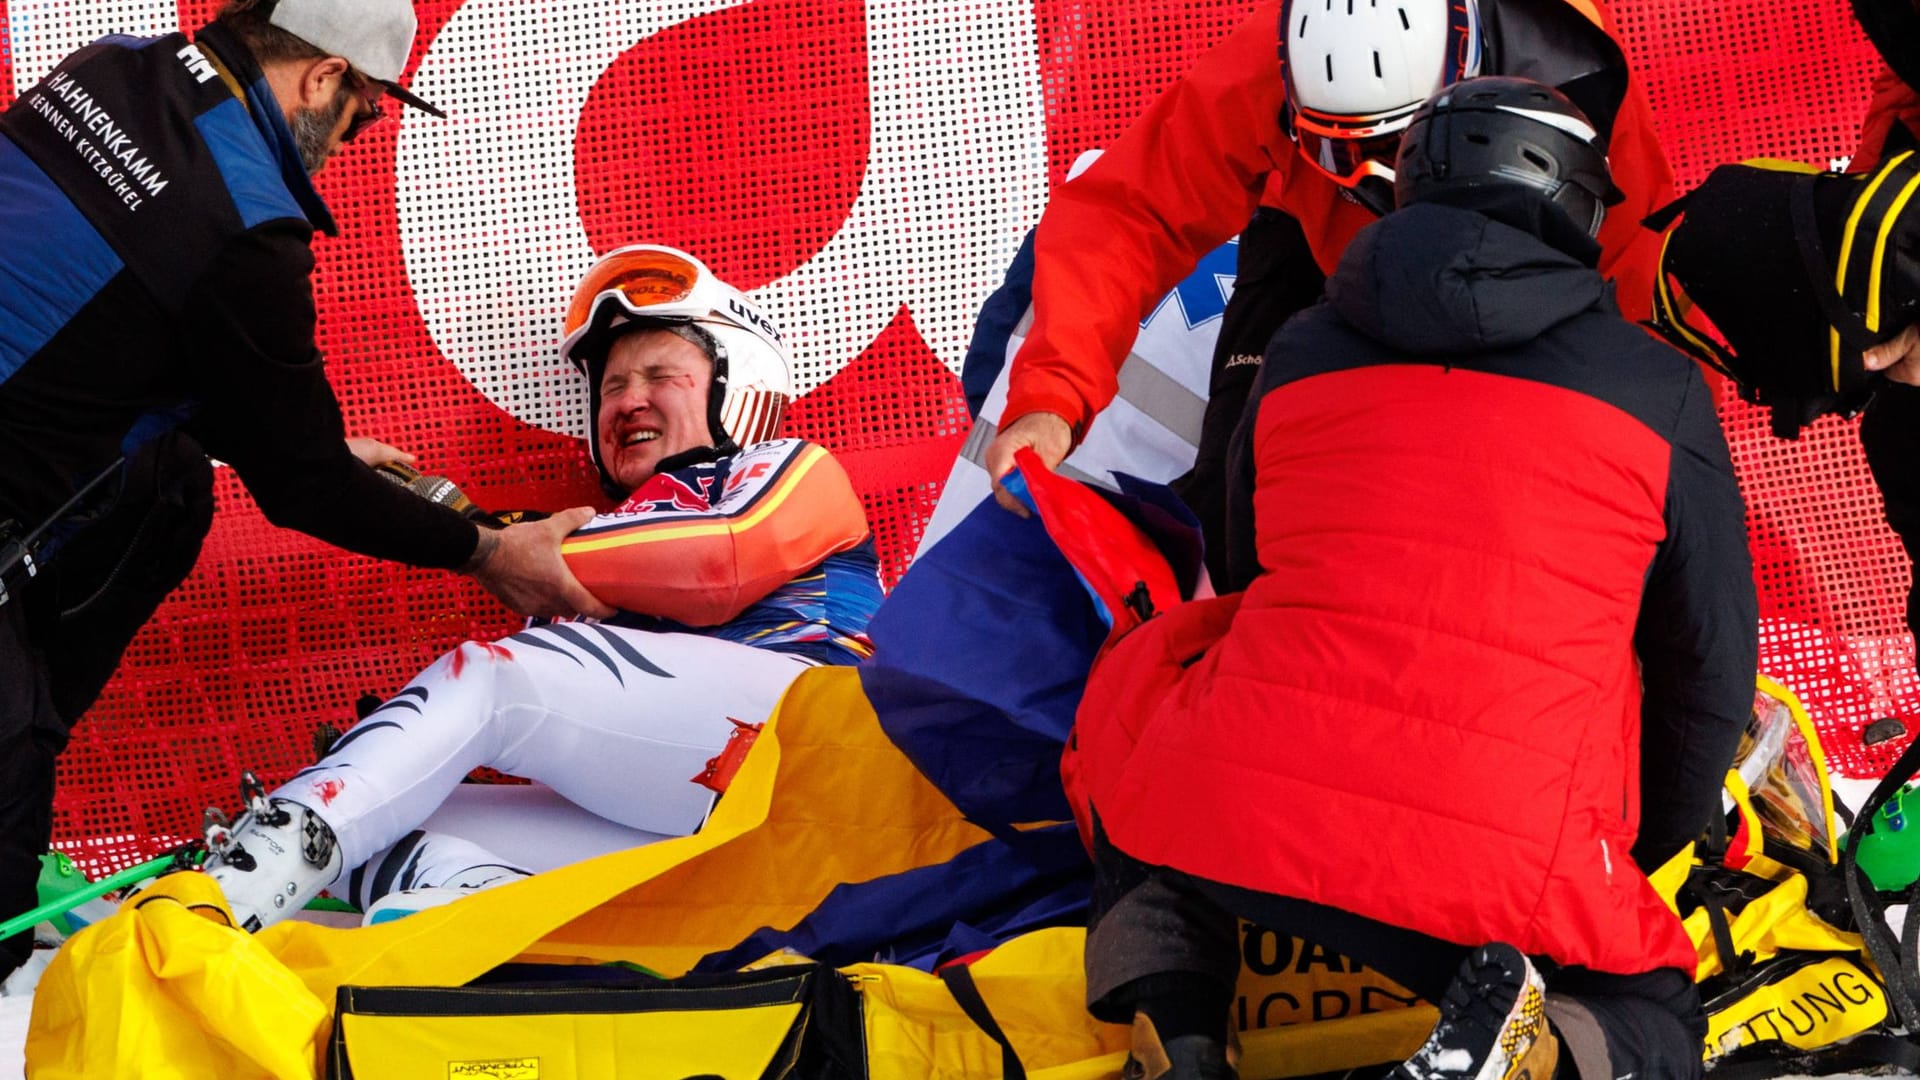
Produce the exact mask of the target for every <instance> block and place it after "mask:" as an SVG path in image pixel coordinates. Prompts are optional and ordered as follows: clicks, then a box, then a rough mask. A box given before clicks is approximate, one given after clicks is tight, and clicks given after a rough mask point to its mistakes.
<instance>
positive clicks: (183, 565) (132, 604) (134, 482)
mask: <svg viewBox="0 0 1920 1080" xmlns="http://www.w3.org/2000/svg"><path fill="white" fill-rule="evenodd" d="M212 522H213V471H212V468H211V466H209V465H208V463H207V459H206V455H205V454H204V453H203V452H202V451H201V449H200V447H199V446H198V445H197V444H196V443H194V442H193V440H191V439H189V438H187V437H185V436H184V435H179V434H172V435H167V436H163V437H162V438H160V439H159V440H157V441H156V442H154V443H150V444H148V445H147V446H146V447H144V448H142V449H141V450H139V451H136V452H135V453H134V454H133V455H132V456H131V457H130V458H129V460H128V463H127V465H126V467H125V469H124V470H123V471H122V476H121V484H120V487H119V489H118V492H117V494H116V496H115V497H114V498H113V500H112V502H111V504H110V505H109V506H108V507H107V508H106V509H105V510H104V511H102V512H100V513H99V514H97V515H96V516H95V518H94V520H92V521H91V522H90V523H88V524H86V525H85V526H84V527H82V528H80V529H79V531H77V532H76V533H75V534H74V535H73V536H72V537H71V538H70V539H68V540H66V541H65V542H64V543H63V544H62V545H61V547H60V548H59V550H58V551H57V552H56V553H55V554H54V556H53V558H52V560H51V561H50V563H49V564H48V566H47V567H46V569H45V571H44V572H43V573H42V574H41V575H40V576H39V577H36V578H34V579H32V580H31V581H29V582H28V583H27V584H26V585H25V586H24V587H23V588H20V589H18V590H16V591H15V592H14V594H13V596H12V598H11V599H10V600H9V601H8V602H7V603H5V604H0V919H10V918H12V917H14V916H15V915H19V914H21V913H22V912H25V911H27V910H28V909H30V908H32V907H34V906H35V905H36V904H37V903H38V902H39V899H38V896H37V891H38V890H37V888H36V884H37V882H38V880H39V876H40V856H41V855H43V854H45V853H46V851H47V845H48V843H49V842H50V841H51V840H52V838H53V790H54V763H55V761H56V759H57V758H58V757H59V756H60V752H61V751H62V750H64V749H65V748H66V745H67V739H68V737H69V735H70V734H71V733H72V731H73V727H74V725H75V724H76V723H78V722H79V719H80V717H81V716H82V715H84V714H85V713H86V711H87V709H88V708H90V707H91V706H92V705H93V703H94V700H95V699H97V698H98V697H99V696H100V691H101V690H103V689H105V688H106V685H107V681H108V680H109V679H111V678H112V677H113V672H114V669H115V668H117V667H118V666H119V664H120V657H121V654H122V653H124V652H126V649H127V646H128V644H130V643H131V642H132V641H133V638H134V635H135V634H137V633H138V632H139V630H140V627H141V626H142V625H144V624H145V623H146V621H147V619H148V618H149V617H150V616H151V615H152V614H153V611H154V609H155V608H157V607H159V606H160V602H161V601H162V600H164V599H166V596H167V594H168V593H170V592H172V591H173V589H174V586H176V585H178V584H179V583H180V581H181V580H182V579H183V578H185V577H186V576H187V574H188V573H189V572H190V571H191V570H192V569H193V564H194V560H195V559H196V558H197V557H198V556H199V552H200V544H201V541H203V540H204V539H205V538H206V535H207V529H208V528H209V527H210V526H211V524H212ZM32 950H33V935H32V934H31V933H22V934H16V935H14V936H13V937H11V938H8V939H6V940H5V941H0V978H4V977H5V976H6V974H7V973H8V972H11V971H12V970H13V969H14V968H16V967H18V966H19V965H20V964H21V963H22V962H23V961H25V960H26V958H27V956H28V955H29V954H30V953H31V952H32Z"/></svg>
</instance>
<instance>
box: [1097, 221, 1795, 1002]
mask: <svg viewBox="0 0 1920 1080" xmlns="http://www.w3.org/2000/svg"><path fill="white" fill-rule="evenodd" d="M1567 228H1569V229H1571V226H1570V225H1569V226H1567ZM1462 283H1464V284H1462ZM1410 284H1411V285H1412V286H1414V287H1411V288H1410V287H1409V285H1410ZM1328 290H1329V296H1330V297H1331V298H1332V299H1331V300H1330V301H1329V302H1327V303H1323V304H1321V305H1319V306H1317V307H1315V308H1313V309H1310V310H1309V311H1307V312H1305V313H1303V314H1302V315H1300V316H1298V317H1296V318H1295V319H1294V320H1293V321H1292V322H1290V323H1288V324H1287V326H1286V328H1285V329H1283V330H1282V331H1281V332H1280V335H1279V336H1278V337H1277V338H1276V339H1275V345H1274V348H1273V349H1272V350H1270V351H1269V353H1268V358H1267V362H1266V364H1265V365H1264V366H1263V368H1262V372H1261V378H1260V384H1259V387H1258V389H1257V391H1256V393H1257V394H1258V395H1259V396H1258V398H1257V400H1258V403H1259V404H1258V413H1257V419H1256V422H1255V425H1254V429H1253V432H1252V439H1251V442H1250V444H1248V445H1246V446H1243V447H1241V448H1240V452H1241V453H1242V454H1243V465H1244V468H1243V471H1242V477H1245V476H1248V475H1250V476H1251V485H1250V486H1251V490H1250V491H1249V492H1248V495H1249V497H1250V506H1251V511H1252V515H1253V532H1254V534H1255V540H1256V547H1257V552H1258V559H1259V573H1258V575H1257V576H1256V577H1255V578H1254V583H1253V584H1252V585H1251V586H1250V587H1249V588H1248V589H1247V590H1246V592H1245V593H1244V594H1240V595H1237V596H1229V597H1226V598H1223V599H1221V600H1217V601H1206V602H1201V603H1198V604H1189V605H1186V606H1185V607H1182V608H1178V609H1176V610H1174V611H1173V612H1171V613H1169V614H1167V615H1164V616H1162V617H1160V618H1157V619H1154V620H1151V621H1149V622H1147V623H1146V624H1145V625H1144V626H1142V627H1141V628H1140V629H1138V630H1136V631H1134V632H1133V633H1132V634H1131V635H1129V636H1128V637H1126V638H1124V639H1122V640H1121V641H1120V642H1119V643H1118V644H1117V645H1116V646H1115V647H1114V648H1113V650H1112V651H1111V652H1110V653H1109V654H1108V655H1107V656H1106V658H1105V659H1104V660H1103V661H1102V662H1100V663H1099V664H1098V665H1097V666H1096V667H1095V669H1094V672H1093V675H1092V677H1091V679H1090V680H1089V683H1088V687H1087V693H1086V696H1085V698H1084V699H1083V701H1082V704H1081V708H1080V711H1079V713H1078V715H1077V719H1076V735H1075V739H1076V744H1077V749H1076V751H1075V754H1074V757H1073V760H1071V761H1070V763H1069V767H1068V773H1069V776H1070V777H1071V780H1072V782H1073V783H1074V785H1075V788H1076V794H1077V796H1078V797H1079V798H1080V800H1081V801H1082V802H1083V803H1086V802H1090V803H1091V806H1092V809H1093V810H1094V812H1095V813H1097V815H1098V816H1099V818H1100V821H1101V823H1102V824H1103V826H1104V828H1105V830H1106V833H1107V835H1108V837H1109V838H1110V839H1111V840H1112V841H1113V843H1114V844H1115V846H1117V847H1118V848H1119V849H1120V850H1121V851H1124V852H1126V853H1127V854H1129V855H1131V856H1133V857H1135V858H1137V859H1140V860H1143V861H1145V862H1148V863H1151V864H1154V865H1161V866H1169V867H1173V868H1174V869H1177V870H1182V871H1185V872H1187V873H1191V874H1194V875H1196V876H1199V877H1202V878H1206V879H1210V880H1213V881H1219V882H1224V883H1227V884H1230V885H1235V886H1240V887H1243V888H1249V889H1255V890H1259V891H1263V892H1269V893H1274V894H1278V895H1282V896H1288V897H1294V898H1297V899H1302V900H1308V901H1312V902H1315V903H1320V904H1326V905H1330V906H1333V907H1337V908H1341V909H1343V910H1347V911H1351V912H1354V913H1357V914H1359V915H1362V916H1365V917H1368V918H1372V919H1376V920H1379V921H1382V922H1386V923H1391V924H1393V925H1396V926H1403V927H1407V928H1410V929H1413V930H1416V931H1419V932H1422V933H1425V934H1429V935H1432V936H1435V937H1439V938H1442V939H1445V940H1448V941H1453V942H1457V943H1460V944H1464V945H1478V944H1481V943H1484V942H1488V941H1508V942H1512V943H1513V944H1515V945H1517V946H1518V947H1520V948H1521V949H1522V950H1524V951H1526V952H1528V953H1530V954H1536V955H1545V956H1549V957H1551V958H1553V959H1554V960H1556V961H1559V962H1561V963H1566V964H1579V965H1585V966H1587V967H1590V968H1594V969H1597V970H1601V971H1610V972H1619V973H1631V972H1640V971H1646V970H1649V969H1652V968H1655V967H1661V966H1674V967H1680V968H1684V969H1686V970H1689V971H1691V970H1692V966H1693V960H1694V950H1693V947H1692V945H1691V943H1690V942H1689V941H1688V938H1687V935H1686V933H1685V932H1684V931H1683V930H1682V928H1681V925H1680V921H1679V919H1678V918H1677V917H1676V916H1675V915H1674V914H1673V913H1672V912H1671V911H1670V910H1669V909H1668V908H1667V907H1666V905H1665V904H1664V903H1663V902H1662V901H1661V899H1660V898H1659V897H1658V896H1657V895H1656V894H1655V893H1654V891H1653V889H1652V887H1651V886H1650V885H1649V884H1648V883H1647V880H1646V878H1645V876H1644V875H1643V874H1642V872H1641V870H1640V869H1639V868H1638V866H1637V865H1636V861H1635V858H1634V854H1635V853H1638V854H1639V855H1640V856H1641V857H1642V859H1643V860H1645V863H1644V864H1651V863H1656V862H1658V861H1660V860H1661V859H1663V858H1664V856H1666V855H1668V854H1671V852H1673V851H1674V850H1677V849H1678V848H1679V846H1680V845H1681V844H1682V843H1683V842H1684V841H1685V840H1686V839H1688V838H1690V837H1692V836H1694V835H1697V834H1698V832H1699V830H1700V828H1701V826H1703V825H1704V824H1705V822H1706V820H1707V815H1708V814H1710V813H1712V812H1713V811H1714V810H1716V809H1717V808H1718V798H1719V791H1720V783H1721V779H1722V778H1723V777H1724V775H1725V771H1726V769H1727V767H1728V764H1729V763H1730V762H1731V760H1732V756H1733V750H1734V747H1735V745H1736V744H1737V742H1738V739H1739V737H1740V733H1741V731H1742V730H1743V728H1744V726H1745V719H1746V714H1747V709H1748V706H1749V705H1750V703H1751V700H1752V678H1753V667H1754V663H1755V653H1756V650H1757V637H1756V621H1757V611H1756V601H1755V598H1754V591H1753V582H1752V576H1751V566H1750V563H1749V560H1748V556H1747V551H1746V542H1745V529H1744V525H1743V515H1742V506H1741V501H1740V495H1739V491H1738V488H1737V486H1736V484H1735V482H1734V478H1733V471H1732V466H1731V463H1730V461H1729V459H1728V454H1727V449H1726V443H1725V439H1724V437H1723V436H1722V435H1721V433H1720V428H1719V423H1718V419H1717V417H1716V415H1715V413H1714V409H1713V403H1712V395H1711V394H1710V393H1709V392H1708V390H1707V388H1706V386H1705V384H1704V383H1703V382H1702V380H1701V377H1700V375H1699V373H1698V371H1697V370H1696V369H1695V367H1694V365H1692V364H1691V363H1689V362H1688V361H1687V360H1686V359H1685V358H1683V357H1682V356H1680V355H1679V354H1678V353H1676V352H1674V351H1673V350H1671V349H1669V348H1667V347H1666V346H1665V345H1662V344H1659V343H1657V342H1655V341H1654V340H1653V339H1651V338H1650V337H1648V336H1647V335H1646V334H1644V333H1643V332H1642V331H1641V330H1640V329H1639V328H1637V327H1635V326H1633V325H1631V324H1629V323H1627V322H1626V321H1624V320H1623V319H1621V318H1620V317H1619V316H1618V314H1617V313H1616V312H1614V311H1613V309H1612V305H1611V303H1610V301H1608V300H1607V299H1606V297H1605V286H1604V283H1603V282H1602V281H1601V279H1600V278H1599V277H1598V276H1597V275H1596V274H1594V273H1593V272H1592V271H1591V270H1588V269H1586V268H1584V267H1582V266H1581V265H1580V264H1579V263H1578V262H1576V261H1575V260H1574V259H1572V258H1570V257H1568V256H1566V255H1562V254H1559V253H1558V252H1556V251H1554V250H1553V249H1550V248H1548V247H1547V245H1545V244H1543V243H1541V242H1540V241H1539V240H1538V239H1536V238H1534V237H1532V236H1529V235H1527V234H1526V233H1524V232H1523V231H1521V230H1520V229H1516V228H1507V227H1505V226H1498V225H1494V224H1492V223H1490V222H1489V221H1488V220H1487V219H1486V218H1483V217H1480V216H1479V215H1477V214H1470V213H1468V212H1466V211H1463V210H1451V209H1445V208H1438V207H1416V208H1414V210H1410V211H1403V212H1401V213H1399V214H1395V215H1392V216H1390V217H1388V218H1386V219H1383V220H1382V221H1381V222H1379V223H1378V224H1377V225H1375V226H1373V227H1372V228H1371V229H1370V230H1369V231H1368V232H1366V233H1363V234H1362V236H1361V238H1360V239H1358V240H1356V241H1355V244H1354V245H1353V248H1352V250H1350V251H1349V252H1348V254H1347V257H1346V259H1345V260H1344V261H1343V263H1342V265H1341V267H1340V270H1339V272H1338V273H1337V274H1336V275H1335V277H1334V278H1333V280H1332V281H1330V282H1329V286H1328ZM1355 327H1363V328H1365V333H1364V334H1363V333H1362V332H1361V331H1360V330H1357V329H1355ZM1248 470H1250V472H1249V471H1248ZM1229 524H1230V526H1234V525H1236V524H1238V522H1237V521H1230V523H1229ZM1643 682H1644V685H1645V688H1646V690H1645V702H1644V708H1643V701H1642V685H1643ZM1643 751H1644V757H1643ZM1643 793H1644V801H1645V804H1646V805H1645V810H1646V814H1645V819H1644V820H1643V819H1642V802H1643Z"/></svg>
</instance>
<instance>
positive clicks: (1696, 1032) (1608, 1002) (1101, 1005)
mask: <svg viewBox="0 0 1920 1080" xmlns="http://www.w3.org/2000/svg"><path fill="white" fill-rule="evenodd" d="M1093 872H1094V883H1093V910H1092V914H1091V920H1092V922H1091V929H1090V930H1089V932H1088V935H1087V1008H1088V1011H1090V1012H1092V1013H1093V1015H1094V1016H1095V1017H1096V1018H1098V1019H1100V1020H1104V1021H1107V1022H1109V1023H1126V1022H1128V1021H1130V1020H1131V1019H1132V1017H1133V1010H1134V1006H1135V1000H1134V996H1133V994H1132V992H1131V990H1130V986H1131V985H1132V984H1134V983H1135V982H1136V981H1138V980H1141V979H1148V978H1151V977H1154V976H1164V975H1169V974H1180V975H1186V976H1198V977H1201V978H1205V979H1207V980H1210V981H1211V982H1213V983H1214V984H1215V985H1217V986H1220V987H1222V988H1223V990H1224V991H1225V992H1227V993H1229V994H1230V993H1231V989H1232V987H1233V985H1234V983H1235V981H1236V980H1237V979H1238V977H1239V973H1240V942H1239V934H1238V920H1239V919H1242V918H1244V919H1247V920H1249V921H1251V922H1255V923H1258V924H1260V925H1262V926H1265V927H1268V928H1270V929H1273V930H1275V931H1277V932H1279V933H1281V934H1285V935H1289V936H1294V937H1300V938H1303V939H1305V940H1307V941H1310V942H1312V943H1314V944H1315V945H1317V946H1321V947H1323V948H1327V949H1330V950H1332V951H1334V952H1337V953H1339V954H1340V955H1342V956H1345V957H1347V958H1348V959H1351V960H1355V961H1358V962H1360V963H1362V964H1364V965H1366V966H1367V967H1370V968H1372V969H1374V970H1375V971H1378V972H1380V973H1381V974H1383V975H1385V976H1387V977H1388V978H1390V979H1392V980H1393V981H1395V982H1397V983H1399V984H1400V985H1401V986H1404V987H1406V988H1407V989H1409V990H1412V991H1413V992H1414V993H1416V994H1419V995H1420V996H1421V997H1423V998H1425V999H1427V1000H1428V1001H1438V1000H1439V999H1440V996H1441V995H1442V993H1444V992H1445V990H1446V988H1447V984H1448V983H1450V982H1451V981H1452V980H1453V976H1454V972H1455V971H1456V970H1457V969H1458V968H1459V966H1460V961H1461V960H1463V959H1465V958H1466V956H1467V954H1468V953H1469V952H1470V951H1471V950H1470V949H1469V948H1468V947H1466V946H1462V945H1456V944H1453V943H1451V942H1446V941H1441V940H1439V939H1438V938H1433V937H1429V936H1427V935H1425V934H1421V933H1418V932H1415V931H1412V930H1408V929H1406V928H1404V927H1399V926H1393V925H1390V924H1387V923H1382V922H1378V921H1376V920H1373V919H1366V918H1362V917H1360V916H1358V915H1354V914H1352V913H1351V912H1346V911H1341V910H1339V909H1338V908H1331V907H1327V906H1325V905H1323V904H1314V903H1309V902H1307V901H1303V900H1295V899H1291V898H1288V897H1283V896H1274V895H1272V894H1268V893H1259V892H1253V891H1250V890H1247V889H1240V888H1235V887H1233V886H1229V885H1222V884H1219V883H1218V882H1212V881H1207V880H1205V879H1202V878H1196V877H1194V876H1192V875H1190V874H1184V873H1181V872H1179V871H1177V870H1170V869H1167V868H1165V867H1156V866H1149V865H1147V864H1146V863H1143V862H1140V861H1139V860H1137V859H1134V858H1132V857H1130V856H1128V855H1126V854H1125V853H1123V852H1121V851H1120V850H1118V849H1117V848H1115V847H1113V845H1112V844H1111V843H1109V842H1108V841H1107V838H1106V836H1105V835H1104V834H1102V833H1101V832H1100V831H1099V830H1098V827H1097V826H1096V829H1095V834H1094V852H1093ZM1536 963H1538V964H1539V966H1540V968H1541V974H1542V976H1543V977H1544V978H1545V980H1546V983H1547V991H1548V993H1547V1017H1548V1019H1549V1021H1551V1023H1552V1024H1553V1027H1554V1030H1555V1031H1556V1032H1557V1033H1558V1034H1559V1036H1560V1040H1561V1045H1562V1047H1563V1048H1564V1050H1565V1051H1566V1053H1565V1055H1564V1057H1565V1058H1570V1059H1571V1060H1572V1062H1573V1063H1574V1065H1575V1066H1576V1067H1577V1068H1578V1070H1579V1074H1580V1076H1581V1077H1582V1078H1583V1080H1611V1078H1613V1077H1617V1076H1629V1075H1631V1076H1633V1077H1635V1080H1698V1078H1699V1077H1700V1075H1701V1057H1702V1051H1703V1049H1704V1046H1705V1040H1706V1035H1707V1017H1706V1012H1705V1010H1704V1009H1703V1008H1702V1007H1701V1004H1700V994H1699V992H1698V990H1697V989H1696V988H1695V986H1694V982H1693V980H1692V979H1691V978H1690V977H1688V975H1687V973H1685V972H1683V971H1680V970H1678V969H1677V968H1661V969H1658V970H1655V971H1650V972H1646V973H1644V974H1640V975H1609V974H1605V973H1602V972H1596V971H1588V970H1586V969H1583V968H1572V967H1557V966H1554V965H1552V964H1550V963H1546V962H1541V961H1538V960H1536Z"/></svg>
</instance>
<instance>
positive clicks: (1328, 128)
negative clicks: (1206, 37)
mask: <svg viewBox="0 0 1920 1080" xmlns="http://www.w3.org/2000/svg"><path fill="white" fill-rule="evenodd" d="M1484 54H1485V31H1484V29H1483V27H1482V23H1481V21H1480V6H1479V4H1478V3H1477V0H1283V2H1282V3H1281V5H1280V72H1281V77H1282V78H1283V79H1285V81H1286V85H1287V104H1286V106H1285V109H1284V111H1283V112H1282V114H1281V125H1282V126H1283V128H1284V129H1285V130H1286V132H1287V134H1288V135H1289V136H1290V137H1291V138H1292V139H1293V141H1294V143H1295V145H1297V146H1298V147H1299V148H1300V153H1301V156H1303V157H1305V158H1306V159H1307V161H1308V162H1309V163H1310V164H1312V165H1313V167H1314V168H1315V169H1317V170H1319V171H1320V172H1322V173H1324V174H1325V175H1326V176H1327V177H1328V178H1329V179H1331V180H1332V181H1333V182H1334V183H1336V184H1339V185H1340V186H1341V187H1342V188H1345V189H1346V190H1347V192H1348V193H1349V194H1351V195H1352V196H1353V197H1354V198H1355V199H1356V200H1357V201H1359V202H1360V203H1361V204H1362V205H1364V206H1366V207H1367V208H1368V209H1370V210H1373V211H1374V212H1375V213H1381V214H1384V213H1386V212H1387V211H1389V210H1391V209H1393V158H1394V154H1396V153H1397V152H1398V151H1399V149H1400V133H1401V132H1402V131H1403V130H1405V129H1406V126H1407V124H1408V123H1409V122H1410V121H1412V119H1413V113H1414V110H1415V109H1418V108H1419V107H1420V105H1421V104H1422V103H1423V102H1425V101H1426V100H1427V99H1428V98H1430V97H1432V96H1433V95H1434V94H1435V93H1437V92H1438V91H1439V90H1440V88H1441V87H1443V86H1450V85H1452V84H1453V83H1456V82H1459V81H1460V80H1461V79H1465V78H1471V77H1472V76H1475V75H1478V74H1480V66H1481V62H1482V58H1483V56H1484Z"/></svg>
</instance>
